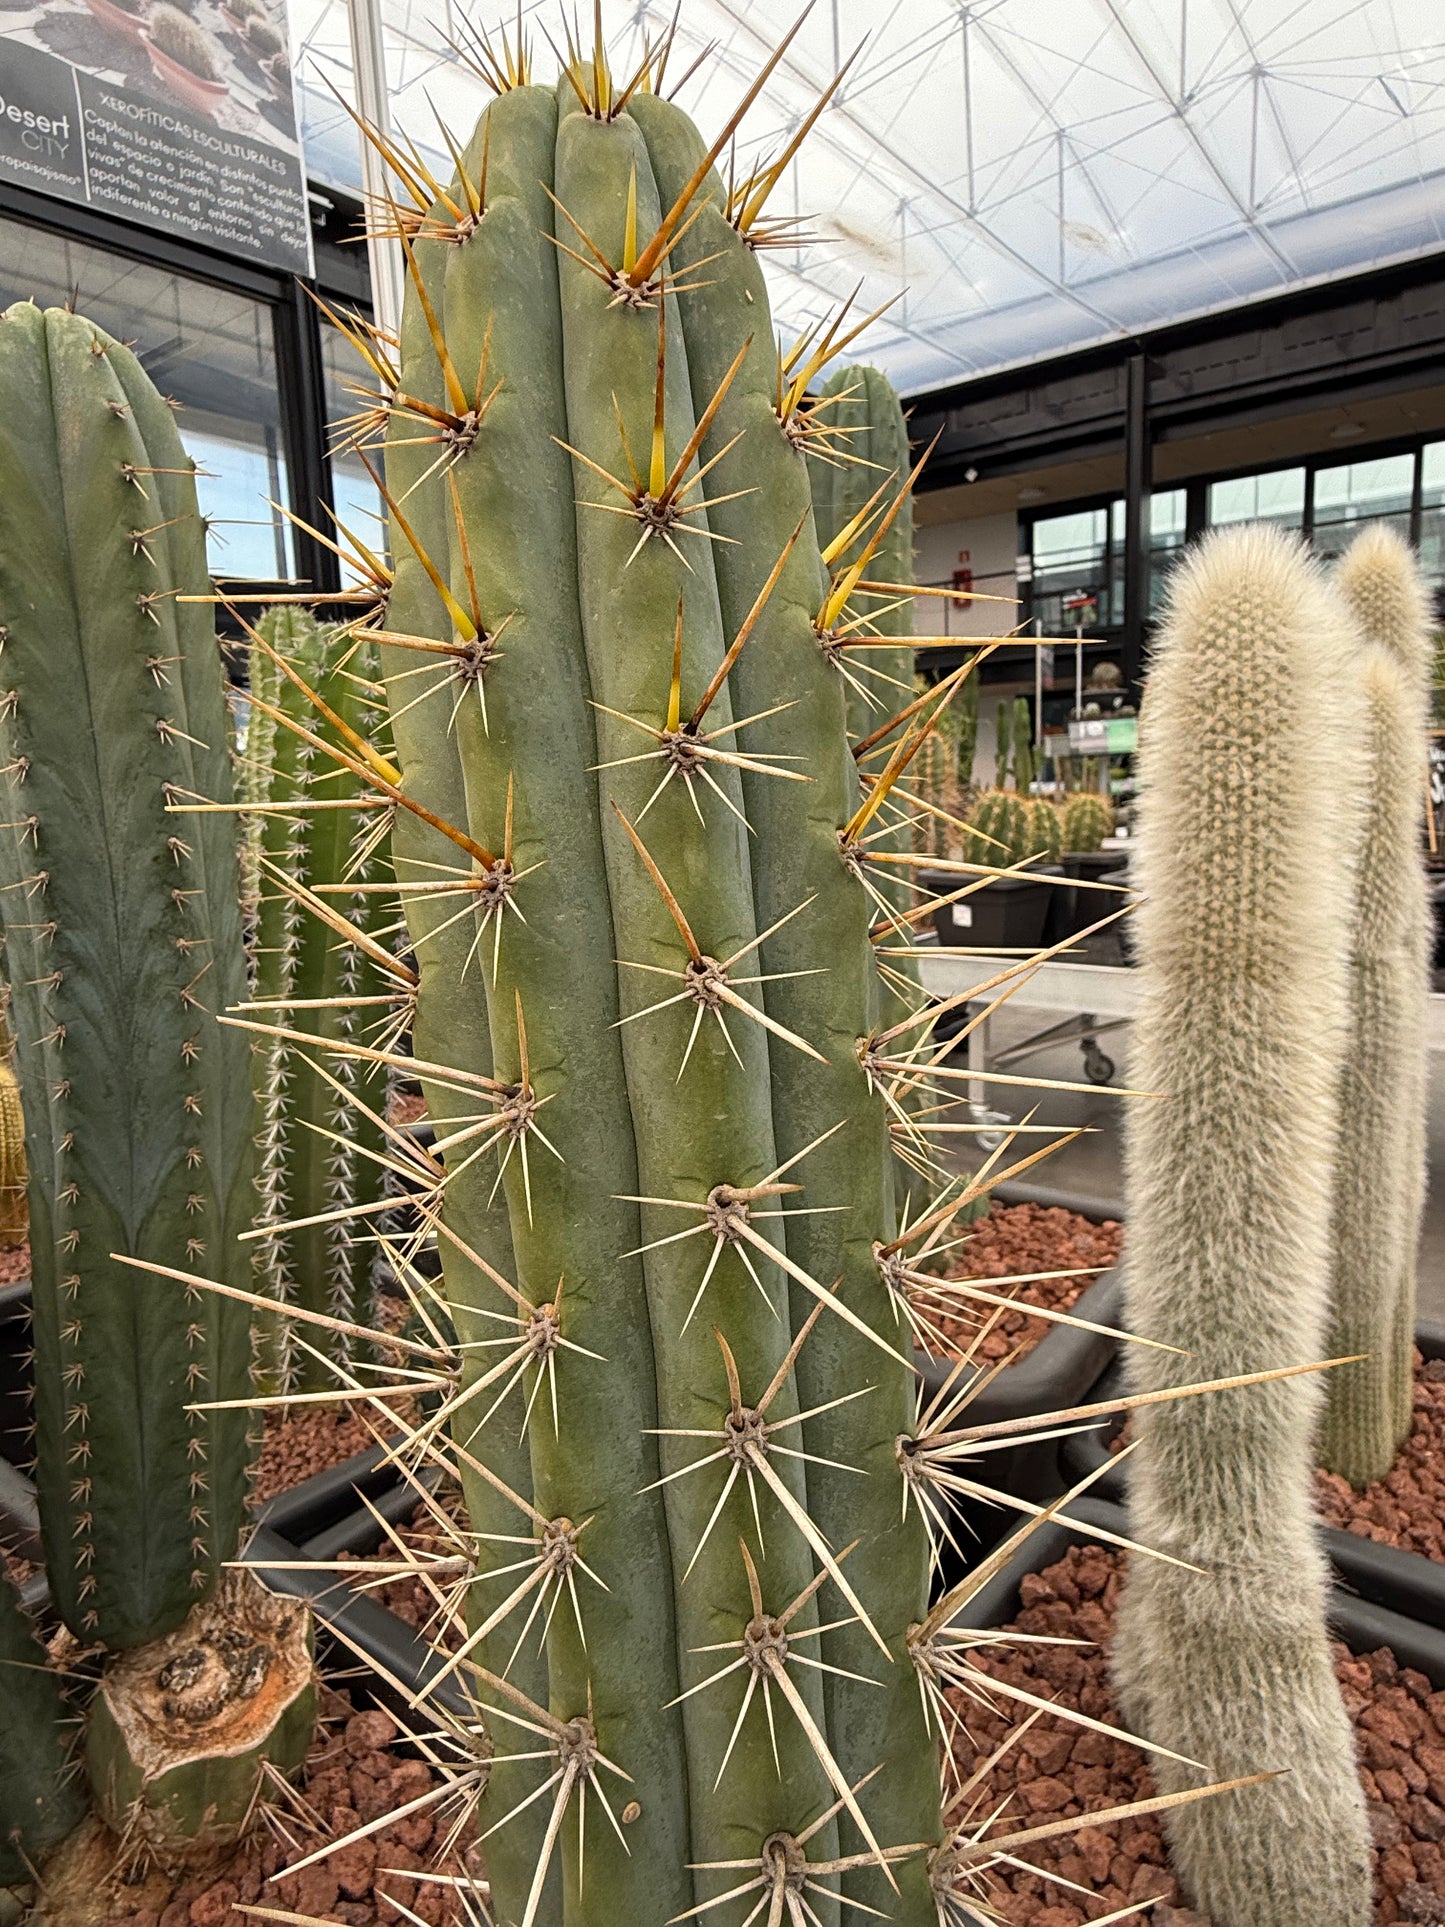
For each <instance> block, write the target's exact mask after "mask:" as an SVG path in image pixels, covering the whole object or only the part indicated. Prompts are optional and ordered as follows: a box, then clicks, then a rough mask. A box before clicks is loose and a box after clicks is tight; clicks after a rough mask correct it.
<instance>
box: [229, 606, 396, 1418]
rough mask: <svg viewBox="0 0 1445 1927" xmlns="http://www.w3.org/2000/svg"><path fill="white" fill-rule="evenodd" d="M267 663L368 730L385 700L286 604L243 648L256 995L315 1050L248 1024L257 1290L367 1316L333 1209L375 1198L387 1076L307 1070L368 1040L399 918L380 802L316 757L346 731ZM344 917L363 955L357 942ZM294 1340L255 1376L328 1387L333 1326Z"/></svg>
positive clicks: (362, 1065)
mask: <svg viewBox="0 0 1445 1927" xmlns="http://www.w3.org/2000/svg"><path fill="white" fill-rule="evenodd" d="M278 657H279V658H281V659H282V661H284V662H285V663H286V664H287V665H289V667H290V668H291V669H292V670H294V671H295V673H296V674H297V675H298V676H299V677H300V678H301V680H302V681H303V682H304V683H305V684H306V686H307V688H308V689H310V690H312V691H314V692H315V694H316V695H317V696H319V697H320V698H321V700H322V701H323V702H324V703H325V704H326V705H327V707H328V708H329V709H330V710H331V711H332V713H333V714H334V715H335V716H336V717H337V718H338V719H339V722H340V724H344V725H346V726H348V727H350V728H351V729H353V730H355V731H356V732H357V733H358V734H361V735H370V734H373V733H375V731H376V725H377V721H378V718H379V716H380V715H381V713H382V709H383V705H381V704H380V703H379V702H378V701H377V692H376V690H375V689H374V687H373V685H372V682H371V676H372V674H373V673H375V660H376V659H375V648H374V646H373V645H371V644H369V643H368V642H367V641H366V640H365V639H362V640H361V641H360V642H358V641H357V639H356V638H355V637H354V636H351V635H349V634H346V633H344V632H342V631H340V630H337V629H335V628H330V627H322V626H321V625H319V624H318V623H317V622H316V621H315V619H314V618H313V617H312V616H311V615H310V614H309V613H308V612H307V611H305V610H304V609H300V608H297V607H295V606H294V605H287V604H281V605H278V606H277V607H276V608H274V609H271V610H269V611H268V612H267V614H266V615H265V616H264V617H263V618H262V621H261V623H260V624H259V627H258V631H257V640H256V642H255V643H254V644H253V646H252V649H251V691H252V695H253V697H254V698H256V699H257V700H255V701H253V703H252V706H251V713H250V721H249V725H248V728H247V732H246V746H245V752H244V773H245V800H246V802H247V803H248V804H251V805H252V806H253V807H254V809H255V811H256V814H255V816H254V817H253V818H252V819H251V829H250V834H249V840H248V845H247V851H246V854H247V858H248V861H247V865H246V868H247V876H246V886H247V894H248V896H249V897H250V898H251V899H252V901H253V902H254V905H255V926H254V937H253V942H252V954H253V956H254V958H255V973H256V974H255V1002H256V1004H257V1007H258V1013H259V1017H260V1021H261V1022H263V1023H266V1024H269V1025H271V1026H272V1027H273V1028H275V1029H285V1030H288V1031H291V1032H292V1033H293V1034H294V1033H296V1032H298V1031H299V1032H301V1033H303V1034H306V1035H308V1036H312V1037H314V1038H315V1039H316V1049H315V1050H314V1051H311V1052H308V1051H307V1050H306V1048H305V1046H303V1045H298V1044H297V1043H296V1042H295V1041H294V1035H293V1037H292V1038H287V1039H283V1038H279V1037H274V1036H265V1035H261V1036H259V1037H258V1039H257V1042H256V1046H255V1050H254V1062H255V1075H256V1098H257V1110H258V1114H259V1132H258V1139H257V1146H256V1152H257V1157H256V1164H257V1170H256V1184H257V1189H258V1191H259V1192H260V1196H261V1212H260V1219H259V1224H260V1228H261V1229H262V1230H263V1231H265V1232H266V1233H267V1235H265V1236H263V1237H262V1238H260V1239H258V1240H257V1241H256V1243H255V1245H254V1247H253V1249H254V1251H255V1254H256V1271H257V1280H258V1285H257V1288H258V1289H259V1290H263V1291H265V1293H266V1294H267V1296H269V1297H273V1298H275V1299H276V1300H277V1302H278V1303H281V1304H297V1305H301V1306H303V1307H304V1308H305V1309H307V1310H310V1311H319V1312H329V1313H330V1314H332V1315H333V1316H334V1317H337V1318H345V1319H350V1320H352V1321H353V1322H358V1321H359V1322H365V1321H366V1320H367V1318H368V1316H369V1313H370V1300H371V1273H372V1254H373V1251H374V1249H375V1247H374V1245H373V1244H372V1243H371V1242H370V1235H371V1232H370V1231H369V1229H368V1226H367V1224H366V1222H365V1219H364V1215H363V1217H362V1218H360V1219H357V1220H354V1221H349V1220H348V1219H347V1218H344V1217H341V1216H338V1215H337V1214H338V1213H341V1212H344V1211H351V1212H355V1211H356V1208H357V1207H358V1206H362V1207H364V1206H365V1205H366V1204H368V1203H370V1202H374V1201H377V1200H380V1199H381V1198H382V1196H383V1195H384V1186H383V1176H384V1167H383V1164H382V1161H381V1159H382V1152H383V1141H384V1140H383V1128H382V1123H381V1119H382V1118H383V1117H384V1115H385V1111H386V1101H387V1074H386V1070H385V1067H384V1066H380V1065H376V1064H372V1063H368V1062H366V1061H365V1060H358V1059H357V1058H354V1057H349V1056H347V1055H346V1054H345V1053H344V1052H341V1053H333V1054H331V1055H329V1056H328V1057H327V1060H326V1064H325V1074H324V1075H323V1072H322V1070H320V1069H318V1068H317V1063H318V1060H319V1058H320V1056H321V1055H322V1054H323V1053H325V1052H326V1049H327V1046H328V1045H330V1044H332V1043H334V1042H338V1041H339V1042H343V1043H344V1042H346V1041H347V1040H354V1041H356V1042H358V1043H363V1042H365V1041H366V1038H367V1036H368V1035H369V1034H370V1031H369V1028H368V1020H370V1022H371V1023H372V1024H374V1022H375V1017H376V1008H375V1007H376V1004H377V1001H378V999H379V998H381V997H382V996H384V994H385V992H386V989H387V986H388V982H389V981H390V980H389V978H388V975H387V973H386V971H385V969H384V967H383V965H382V963H381V960H380V959H379V958H378V956H377V955H376V954H375V953H376V951H380V952H381V953H382V954H383V956H384V955H385V953H386V951H387V949H388V948H389V941H388V938H387V935H386V932H387V930H388V928H389V926H391V925H392V924H394V922H395V915H396V908H395V896H394V894H393V893H392V891H391V888H390V883H391V858H390V846H389V837H388V821H389V814H390V812H389V809H388V808H387V807H385V806H383V807H382V808H380V809H377V808H373V807H372V804H373V801H374V800H375V799H373V797H372V794H371V792H370V790H369V789H367V788H366V786H365V785H363V784H362V783H361V782H360V781H359V779H358V778H356V777H355V776H354V775H352V773H351V772H350V771H349V770H347V769H346V768H344V767H343V766H339V765H337V764H336V763H334V762H333V761H331V760H330V759H329V758H328V757H327V755H326V753H325V751H326V748H327V747H328V746H336V745H342V746H344V739H343V737H342V734H341V729H340V727H338V723H336V722H332V721H331V720H330V718H328V717H327V716H326V715H325V714H320V715H317V714H314V713H313V710H312V706H311V702H310V700H309V698H308V697H307V696H306V695H305V694H304V693H303V692H302V690H301V689H299V688H298V686H297V684H296V683H295V682H294V681H292V680H291V678H290V677H288V676H287V674H286V673H285V670H284V669H283V668H282V666H281V662H279V661H278V660H277V658H278ZM278 710H279V711H281V712H282V713H283V714H284V715H285V716H286V717H288V718H291V719H293V720H296V721H300V720H302V719H303V718H304V720H305V722H306V724H307V725H308V729H307V734H306V735H304V736H303V735H298V734H297V733H296V731H295V730H294V729H293V728H289V727H287V725H286V723H285V722H282V721H278V718H277V714H276V712H277V711H278ZM347 885H349V886H350V888H349V889H347V888H346V887H345V886H347ZM328 913H329V914H328ZM352 928H355V929H357V930H359V931H360V932H361V933H362V934H363V937H364V938H366V939H369V940H370V944H371V946H373V948H371V949H368V948H366V947H363V946H362V945H361V944H359V943H357V942H355V941H353V940H352V939H351V938H350V936H349V934H348V932H349V930H350V929H352ZM268 1006H269V1008H268ZM338 1087H339V1088H338ZM374 1224H375V1220H373V1221H372V1227H373V1229H374ZM258 1322H259V1321H258ZM295 1335H296V1334H295V1330H294V1327H293V1326H292V1324H291V1323H290V1322H289V1321H287V1320H281V1321H279V1322H278V1325H277V1330H276V1333H275V1337H274V1341H273V1343H274V1345H275V1349H277V1350H278V1351H279V1353H280V1356H279V1357H278V1358H277V1359H275V1360H272V1361H271V1362H270V1365H269V1366H268V1365H266V1364H265V1363H264V1362H263V1375H267V1376H269V1375H270V1373H271V1372H272V1371H273V1370H274V1373H275V1376H276V1378H277V1379H278V1381H279V1383H280V1384H281V1385H282V1386H284V1387H285V1388H286V1389H288V1390H320V1389H324V1388H325V1387H326V1386H328V1385H332V1384H334V1383H335V1377H334V1374H333V1373H331V1372H330V1371H329V1370H328V1369H327V1366H326V1363H325V1360H324V1358H319V1357H317V1356H316V1355H315V1354H316V1352H318V1351H325V1350H326V1348H327V1345H328V1343H329V1344H330V1345H331V1347H332V1348H333V1350H335V1352H336V1355H337V1356H340V1355H341V1351H340V1348H339V1346H338V1341H337V1340H336V1338H335V1336H334V1335H331V1334H327V1333H325V1332H323V1331H321V1330H319V1329H318V1328H317V1327H315V1326H312V1327H310V1328H309V1329H308V1330H307V1331H306V1332H305V1333H304V1336H305V1338H306V1341H307V1346H308V1347H309V1349H307V1350H305V1351H301V1350H299V1349H297V1348H296V1347H295V1346H294V1345H293V1344H292V1342H291V1341H292V1340H293V1339H294V1337H295Z"/></svg>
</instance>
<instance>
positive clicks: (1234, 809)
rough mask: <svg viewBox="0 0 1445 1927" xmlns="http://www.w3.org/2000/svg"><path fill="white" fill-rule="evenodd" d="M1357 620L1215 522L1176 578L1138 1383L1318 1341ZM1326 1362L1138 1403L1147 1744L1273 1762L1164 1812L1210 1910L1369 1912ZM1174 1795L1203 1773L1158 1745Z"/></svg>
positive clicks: (1164, 683)
mask: <svg viewBox="0 0 1445 1927" xmlns="http://www.w3.org/2000/svg"><path fill="white" fill-rule="evenodd" d="M1355 660H1356V656H1355V649H1354V643H1353V637H1352V633H1351V629H1350V626H1349V622H1348V618H1347V617H1346V615H1345V613H1344V611H1343V609H1342V608H1341V606H1340V604H1339V603H1338V601H1337V599H1336V598H1335V597H1334V596H1333V595H1332V594H1331V593H1330V591H1329V590H1328V588H1327V586H1326V584H1325V583H1324V581H1323V580H1322V578H1321V577H1320V575H1319V573H1318V572H1317V570H1316V569H1315V568H1314V566H1313V565H1312V564H1311V563H1310V562H1309V560H1308V559H1307V558H1306V557H1305V555H1304V553H1303V551H1302V550H1301V549H1300V548H1299V547H1298V545H1297V544H1295V543H1293V542H1291V541H1290V540H1288V539H1287V538H1285V537H1283V536H1281V535H1280V534H1278V533H1277V532H1275V531H1273V530H1271V529H1269V528H1263V527H1262V528H1250V529H1243V530H1239V531H1234V532H1229V533H1226V534H1222V535H1216V536H1212V537H1211V538H1210V539H1209V541H1208V542H1207V543H1206V544H1205V545H1204V546H1203V547H1202V548H1201V549H1200V551H1199V552H1198V553H1197V554H1196V555H1195V556H1194V557H1192V558H1191V559H1190V560H1189V561H1187V562H1186V563H1185V564H1184V565H1183V567H1182V568H1181V570H1180V571H1179V574H1178V575H1177V576H1176V577H1175V579H1174V583H1173V589H1172V596H1171V603H1170V609H1169V615H1168V620H1167V623H1166V626H1165V630H1164V633H1163V636H1162V639H1161V643H1160V646H1159V649H1158V652H1157V654H1156V657H1155V659H1154V664H1153V667H1152V670H1151V673H1150V679H1149V688H1148V696H1147V701H1146V709H1145V722H1144V729H1143V736H1142V747H1141V752H1140V760H1139V780H1140V801H1139V806H1138V807H1139V826H1140V828H1139V847H1138V855H1137V858H1136V859H1135V860H1136V863H1137V866H1138V869H1137V881H1138V883H1139V885H1140V887H1141V889H1142V892H1143V902H1142V906H1141V908H1140V910H1139V912H1138V919H1139V948H1140V956H1141V972H1140V974H1141V993H1142V1004H1141V1009H1140V1013H1139V1017H1138V1020H1137V1023H1136V1028H1135V1040H1136V1042H1135V1049H1136V1075H1137V1077H1138V1081H1139V1083H1140V1084H1141V1085H1142V1086H1143V1087H1144V1088H1145V1089H1148V1090H1155V1091H1161V1092H1165V1093H1167V1095H1166V1096H1165V1097H1163V1098H1161V1099H1160V1100H1159V1101H1157V1102H1155V1103H1151V1104H1149V1105H1147V1106H1141V1107H1140V1109H1138V1110H1136V1111H1131V1112H1130V1113H1129V1114H1128V1121H1129V1132H1128V1139H1127V1172H1128V1184H1129V1264H1128V1274H1127V1287H1126V1305H1125V1317H1124V1324H1125V1328H1126V1329H1127V1330H1128V1331H1130V1332H1132V1333H1134V1334H1136V1335H1137V1336H1138V1337H1141V1338H1146V1339H1156V1340H1161V1341H1163V1342H1164V1343H1166V1344H1172V1345H1177V1346H1181V1347H1184V1348H1185V1349H1186V1350H1187V1352H1188V1354H1189V1355H1188V1357H1187V1358H1185V1357H1177V1358H1171V1357H1169V1356H1168V1355H1167V1354H1165V1353H1163V1352H1157V1351H1146V1350H1144V1349H1143V1348H1142V1347H1137V1348H1135V1349H1134V1350H1133V1351H1131V1353H1130V1367H1131V1371H1132V1373H1133V1377H1134V1380H1135V1382H1136V1386H1137V1388H1138V1389H1141V1390H1146V1389H1153V1388H1155V1387H1159V1386H1163V1385H1178V1384H1183V1383H1186V1382H1188V1381H1189V1380H1190V1379H1201V1378H1214V1377H1219V1376H1226V1375H1228V1374H1231V1373H1241V1372H1246V1371H1253V1370H1259V1369H1267V1368H1271V1367H1275V1366H1284V1365H1301V1364H1305V1363H1308V1362H1309V1361H1310V1360H1312V1359H1316V1360H1317V1359H1321V1358H1323V1357H1324V1356H1325V1355H1326V1352H1325V1342H1326V1328H1327V1300H1328V1286H1329V1267H1330V1256H1329V1236H1330V1206H1331V1193H1332V1186H1333V1181H1334V1160H1335V1144H1336V1134H1337V1105H1338V1086H1339V1076H1338V1065H1339V1060H1340V1053H1341V1051H1342V1049H1343V1047H1344V1043H1345V1034H1346V1019H1347V985H1348V969H1347V958H1348V928H1347V923H1346V919H1345V918H1344V917H1343V916H1342V915H1341V914H1340V912H1339V905H1340V903H1341V901H1342V900H1343V901H1346V902H1347V901H1348V890H1347V888H1346V887H1345V884H1344V882H1343V881H1342V880H1346V879H1349V878H1350V877H1351V875H1352V872H1353V867H1354V862H1355V846H1356V840H1357V827H1356V826H1357V820H1358V802H1359V789H1360V771H1359V769H1358V766H1357V764H1356V762H1355V761H1354V760H1353V759H1352V758H1351V757H1350V756H1349V754H1348V745H1349V744H1350V742H1351V730H1350V725H1349V720H1348V715H1349V711H1348V704H1349V698H1350V689H1351V680H1352V676H1351V672H1352V668H1353V666H1354V663H1355ZM1322 1395H1323V1394H1322V1388H1321V1387H1320V1385H1319V1384H1318V1382H1317V1380H1315V1379H1313V1378H1310V1377H1303V1378H1294V1379H1290V1380H1286V1381H1281V1382H1278V1383H1275V1384H1270V1385H1266V1386H1260V1387H1254V1388H1251V1389H1249V1390H1248V1391H1229V1392H1220V1393H1218V1394H1216V1395H1214V1396H1212V1397H1211V1398H1209V1399H1207V1400H1200V1401H1197V1402H1194V1401H1187V1400H1186V1401H1183V1402H1180V1403H1177V1404H1160V1405H1155V1406H1153V1407H1151V1408H1149V1409H1148V1410H1147V1411H1143V1412H1140V1413H1139V1414H1138V1415H1137V1421H1136V1422H1137V1426H1138V1445H1137V1448H1136V1453H1135V1461H1134V1471H1133V1477H1132V1483H1131V1514H1132V1523H1133V1529H1134V1531H1135V1534H1136V1535H1137V1536H1138V1537H1139V1538H1140V1539H1141V1540H1142V1541H1143V1542H1144V1543H1145V1544H1147V1545H1149V1546H1151V1547H1154V1548H1157V1549H1158V1550H1160V1551H1163V1552H1168V1553H1172V1554H1174V1555H1175V1556H1176V1557H1178V1558H1182V1559H1185V1560H1188V1561H1190V1562H1191V1563H1193V1564H1195V1565H1198V1566H1200V1567H1202V1568H1204V1570H1203V1572H1202V1573H1200V1574H1199V1575H1198V1576H1196V1575H1194V1574H1192V1573H1180V1572H1179V1571H1177V1570H1171V1569H1170V1568H1168V1567H1166V1566H1164V1565H1162V1564H1160V1563H1159V1562H1158V1561H1155V1560H1135V1561H1134V1563H1133V1564H1132V1566H1131V1569H1130V1573H1129V1580H1128V1584H1127V1586H1126V1589H1125V1595H1124V1602H1123V1610H1122V1615H1121V1619H1120V1624H1119V1632H1118V1637H1117V1640H1116V1643H1115V1648H1114V1674H1115V1679H1116V1682H1117V1684H1118V1686H1119V1688H1120V1692H1121V1698H1122V1702H1123V1708H1124V1713H1125V1717H1126V1719H1127V1720H1128V1722H1129V1724H1130V1725H1131V1727H1133V1728H1134V1729H1135V1730H1137V1731H1140V1732H1142V1733H1143V1734H1144V1735H1145V1736H1146V1737H1147V1738H1149V1739H1151V1740H1153V1741H1155V1742H1158V1743H1160V1744H1163V1745H1165V1746H1169V1747H1172V1748H1174V1749H1175V1750H1176V1751H1178V1752H1180V1753H1183V1754H1185V1755H1186V1756H1188V1757H1189V1758H1191V1759H1194V1760H1198V1761H1201V1762H1204V1763H1206V1765H1207V1767H1208V1770H1209V1772H1210V1773H1211V1774H1212V1775H1217V1776H1220V1777H1228V1776H1233V1775H1237V1774H1242V1773H1248V1772H1257V1771H1262V1770H1266V1769H1270V1768H1278V1769H1280V1770H1281V1772H1282V1774H1283V1777H1282V1778H1280V1779H1278V1780H1276V1781H1273V1782H1271V1783H1270V1784H1268V1785H1266V1786H1263V1787H1258V1788H1251V1789H1249V1790H1248V1791H1246V1792H1238V1793H1230V1794H1226V1795H1222V1796H1220V1797H1219V1798H1217V1799H1209V1800H1202V1801H1199V1802H1198V1803H1197V1804H1195V1805H1192V1806H1189V1807H1186V1808H1180V1809H1178V1810H1177V1811H1175V1812H1173V1813H1171V1814H1170V1815H1169V1819H1168V1826H1169V1834H1170V1840H1171V1848H1172V1853H1173V1858H1174V1864H1175V1867H1176V1869H1177V1871H1178V1873H1179V1876H1180V1878H1181V1880H1182V1882H1183V1884H1184V1887H1185V1889H1186V1892H1187V1893H1188V1895H1189V1896H1190V1903H1191V1905H1194V1906H1197V1907H1199V1908H1200V1909H1201V1910H1202V1911H1204V1912H1206V1913H1207V1914H1209V1915H1210V1917H1211V1918H1212V1919H1213V1921H1214V1922H1215V1923H1216V1927H1319V1923H1321V1922H1324V1921H1328V1922H1330V1924H1331V1927H1364V1923H1366V1922H1368V1920H1369V1918H1370V1857H1369V1838H1368V1833H1367V1830H1366V1825H1365V1815H1364V1803H1363V1799H1362V1795H1361V1792H1360V1786H1359V1781H1358V1778H1357V1775H1356V1771H1355V1759H1354V1745H1353V1738H1352V1734H1351V1728H1350V1723H1349V1720H1348V1718H1347V1717H1346V1714H1345V1711H1344V1708H1343V1705H1342V1704H1341V1701H1340V1695H1339V1689H1338V1687H1337V1685H1336V1683H1335V1678H1334V1673H1333V1669H1332V1667H1331V1663H1330V1654H1329V1644H1328V1638H1327V1634H1326V1630H1325V1617H1324V1607H1325V1588H1326V1572H1325V1565H1324V1560H1323V1557H1322V1555H1321V1553H1320V1550H1319V1547H1318V1545H1317V1543H1316V1540H1315V1528H1314V1517H1313V1505H1312V1489H1311V1482H1312V1476H1313V1467H1312V1455H1311V1443H1312V1435H1313V1432H1314V1428H1315V1424H1316V1421H1317V1418H1318V1413H1319V1408H1320V1403H1321V1399H1322ZM1155 1771H1156V1774H1157V1776H1158V1778H1159V1781H1160V1783H1161V1785H1162V1787H1163V1788H1164V1789H1166V1790H1169V1789H1177V1788H1180V1787H1183V1786H1187V1785H1192V1784H1198V1783H1199V1782H1198V1781H1196V1780H1195V1778H1194V1776H1193V1775H1192V1773H1191V1771H1190V1769H1189V1768H1187V1767H1184V1766H1181V1765H1179V1764H1177V1763H1176V1762H1174V1761H1170V1760H1159V1761H1158V1762H1156V1766H1155Z"/></svg>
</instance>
